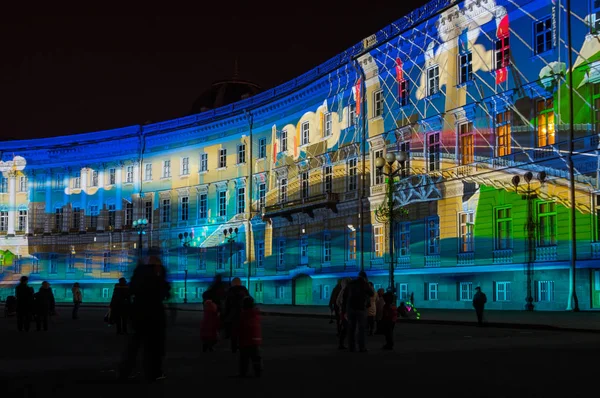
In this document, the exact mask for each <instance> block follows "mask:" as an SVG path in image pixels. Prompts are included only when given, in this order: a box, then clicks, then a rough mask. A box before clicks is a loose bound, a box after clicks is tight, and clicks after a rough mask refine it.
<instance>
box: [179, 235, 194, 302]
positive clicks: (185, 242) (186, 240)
mask: <svg viewBox="0 0 600 398" xmlns="http://www.w3.org/2000/svg"><path fill="white" fill-rule="evenodd" d="M193 240H194V233H193V232H192V233H189V234H188V233H187V232H184V233H180V234H179V241H180V242H181V246H182V247H184V248H185V249H186V252H185V253H184V255H185V256H187V248H188V247H190V244H191V243H192V241H193ZM187 276H188V268H187V257H186V261H185V269H184V270H183V294H184V296H183V304H187V302H188V299H187Z"/></svg>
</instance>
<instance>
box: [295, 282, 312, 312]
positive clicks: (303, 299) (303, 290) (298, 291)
mask: <svg viewBox="0 0 600 398" xmlns="http://www.w3.org/2000/svg"><path fill="white" fill-rule="evenodd" d="M312 304H313V298H312V279H311V277H310V276H308V275H300V276H298V277H297V278H296V279H295V280H294V305H312Z"/></svg>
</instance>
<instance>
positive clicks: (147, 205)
mask: <svg viewBox="0 0 600 398" xmlns="http://www.w3.org/2000/svg"><path fill="white" fill-rule="evenodd" d="M144 218H145V219H146V220H148V223H149V224H152V201H150V200H149V201H146V202H144Z"/></svg>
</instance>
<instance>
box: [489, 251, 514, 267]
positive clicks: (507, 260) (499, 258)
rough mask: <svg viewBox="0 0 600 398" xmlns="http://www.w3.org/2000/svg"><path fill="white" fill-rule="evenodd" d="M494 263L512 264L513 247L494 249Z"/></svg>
mask: <svg viewBox="0 0 600 398" xmlns="http://www.w3.org/2000/svg"><path fill="white" fill-rule="evenodd" d="M493 256H494V264H512V262H513V251H512V249H504V250H494V252H493Z"/></svg>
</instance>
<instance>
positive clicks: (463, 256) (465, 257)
mask: <svg viewBox="0 0 600 398" xmlns="http://www.w3.org/2000/svg"><path fill="white" fill-rule="evenodd" d="M456 261H457V264H458V265H474V264H475V253H473V252H469V253H458V256H457V259H456Z"/></svg>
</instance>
